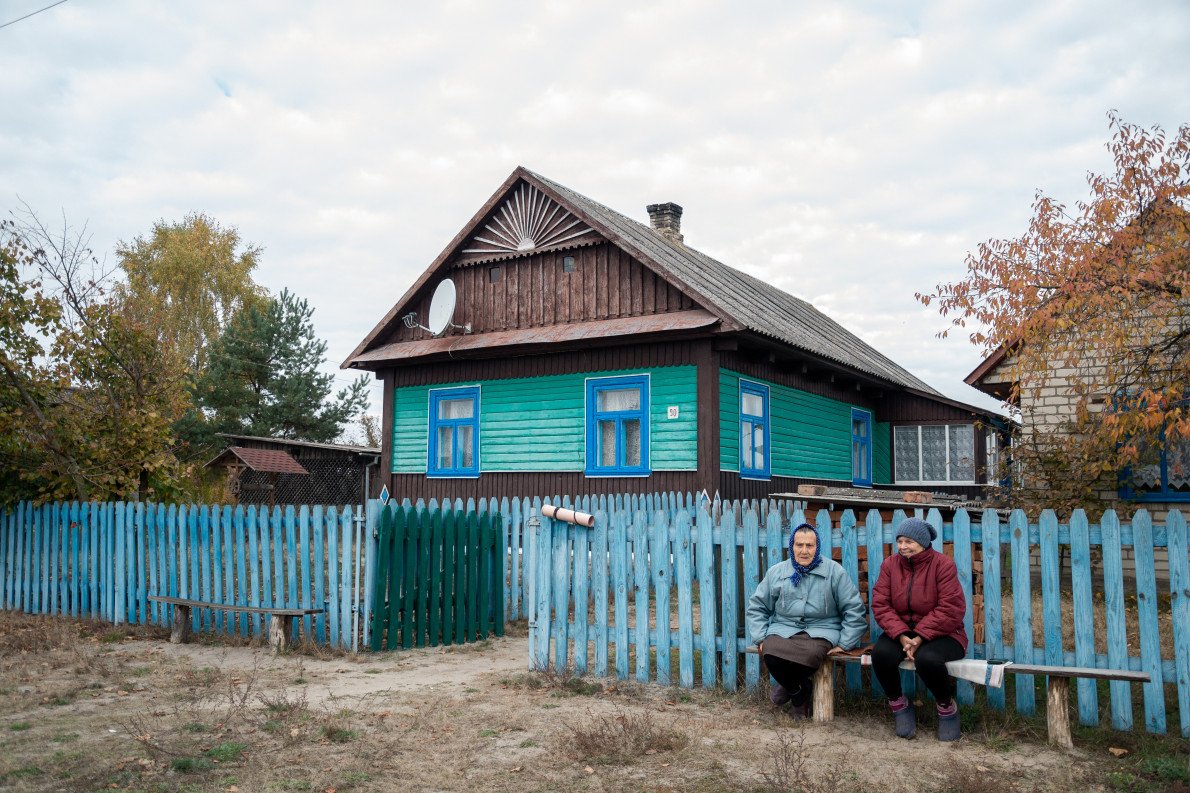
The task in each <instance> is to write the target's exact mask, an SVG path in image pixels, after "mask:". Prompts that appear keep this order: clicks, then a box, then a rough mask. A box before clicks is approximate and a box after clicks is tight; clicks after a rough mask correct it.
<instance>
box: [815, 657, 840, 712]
mask: <svg viewBox="0 0 1190 793" xmlns="http://www.w3.org/2000/svg"><path fill="white" fill-rule="evenodd" d="M813 684H814V707H813V710H814V721H815V722H827V721H834V719H835V664H834V662H833V661H831V660H830V659H829V658H828V659H827V660H826V661H824V662H823V664H822V666H820V667H818V671H817V672H815V673H814V679H813Z"/></svg>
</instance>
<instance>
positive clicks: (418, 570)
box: [371, 504, 504, 650]
mask: <svg viewBox="0 0 1190 793" xmlns="http://www.w3.org/2000/svg"><path fill="white" fill-rule="evenodd" d="M379 527H380V536H379V538H378V542H379V547H378V549H377V555H376V581H375V590H374V597H373V599H372V603H373V604H374V605H373V608H372V626H371V628H372V630H371V648H372V649H373V650H381V649H389V650H395V649H397V648H398V647H401V648H409V647H436V646H438V645H440V644H462V643H464V642H473V641H478V640H482V639H486V638H487V637H488V636H489V635H491V634H495V635H496V636H503V635H504V558H503V554H501V552H500V548H501V544H500V538H501V536H502V531H503V526H502V524H501V516H500V514H499V513H495V514H492V513H489V512H484V513H479V512H476V511H474V510H472V511H467V512H464V511H456V510H452V509H432V510H431V509H426V508H424V507H422V508H419V507H414V506H408V505H405V506H400V505H394V504H390V505H388V506H386V507H383V508H382V509H381V511H380V523H379Z"/></svg>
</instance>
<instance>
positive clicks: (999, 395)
mask: <svg viewBox="0 0 1190 793" xmlns="http://www.w3.org/2000/svg"><path fill="white" fill-rule="evenodd" d="M1011 352H1012V345H1009V344H1002V345H1000V346H999V347H998V348H996V350H995V351H994V352H993V353H992V354H991V355H989V356H988V357H987V358H984V359H983V361H982V362H981V363H980V364H979V366H976V367H975V368H974V369H972V370H971V374H969V375H967V376H966V377H964V378H963V382H964V383H966V384H967V385H969V386H971V387H972V388H974V389H976V390H978V391H982V392H983V393H985V394H987V395H988V396H992V397H995V398H996V399H1001V400H1008V398H1009V397H1010V396H1011V395H1012V384H1011V383H1006V382H999V383H989V382H986V381H985V380H984V378H986V377H987V376H988V375H989V374H991V373H992V372H994V371H995V370H996V367H998V366H999V365H1000V364H1002V363H1004V361H1005V360H1006V359H1007V358H1008V355H1009V353H1011Z"/></svg>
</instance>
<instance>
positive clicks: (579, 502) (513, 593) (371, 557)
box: [361, 493, 790, 645]
mask: <svg viewBox="0 0 1190 793" xmlns="http://www.w3.org/2000/svg"><path fill="white" fill-rule="evenodd" d="M696 499H697V496H695V494H693V493H647V494H635V493H633V494H612V495H606V494H605V495H598V496H581V497H575V498H573V499H572V498H571V497H570V496H561V495H555V496H547V497H544V498H543V497H541V496H536V497H532V498H530V497H522V498H507V497H505V498H500V499H495V498H490V499H480V500H479V501H476V500H475V499H467V500H466V501H463V500H462V499H453V500H451V499H444V500H443V501H441V502H439V501H437V500H436V499H429V501H426V500H424V499H418V500H417V501H416V502H412V501H410V500H409V499H404V500H401V501H399V503H400V504H401V505H402V506H405V507H409V506H412V507H415V508H417V509H431V510H433V509H437V508H439V507H442V508H443V509H445V508H448V507H449V508H452V509H454V510H455V511H456V512H458V511H463V510H465V511H467V512H471V511H476V512H478V513H479V514H481V515H482V514H483V513H484V512H490V513H492V514H499V515H500V516H501V526H502V527H503V538H502V540H501V543H502V548H501V551H502V553H503V555H504V569H505V571H506V573H505V587H504V614H505V617H506V619H508V620H509V621H516V620H519V619H522V618H523V617H525V616H526V615H527V612H528V604H529V603H531V602H532V598H533V591H534V590H533V571H532V569H531V568H530V567H529V566H528V565H527V562H528V560H529V559H530V558H531V554H532V544H533V535H532V533H531V532H530V531H529V530H528V524H529V519H530V517H532V516H534V515H540V514H541V506H542V504H555V505H558V506H563V507H575V508H577V509H581V510H583V511H585V512H594V511H596V510H602V511H608V510H620V511H623V510H628V511H631V512H635V511H638V510H644V511H646V512H648V513H649V514H655V513H662V514H665V515H667V516H671V517H672V516H673V515H674V514H675V513H676V512H677V511H679V510H682V509H687V510H689V509H693V508H694V505H695V503H696ZM704 500H705V497H704ZM778 503H779V502H774V508H776V505H777V504H778ZM783 503H784V504H785V505H786V507H785V508H786V509H789V508H790V507H789V506H788V503H789V502H783ZM749 505H750V506H751V507H752V508H755V509H759V508H764V509H767V508H768V501H755V502H743V506H749ZM379 509H380V502H379V501H370V502H368V506H367V516H368V517H367V521H368V526H369V527H375V526H377V520H378V519H377V515H378V514H379ZM368 536H370V537H373V538H375V537H376V536H377V535H376V532H375V531H373V530H371V529H370V530H369V534H368ZM365 550H366V559H365V571H366V572H365V576H366V578H365V580H366V583H367V591H368V592H372V588H373V581H374V576H375V569H376V559H375V543H369V544H368V545H367V547H366V549H365ZM361 608H362V609H363V613H364V617H365V619H364V622H365V627H364V631H365V634H364V637H363V641H364V642H365V645H367V644H368V643H370V642H371V619H370V616H371V609H372V603H371V600H370V598H369V599H368V600H366V601H365V602H364V603H362V604H361Z"/></svg>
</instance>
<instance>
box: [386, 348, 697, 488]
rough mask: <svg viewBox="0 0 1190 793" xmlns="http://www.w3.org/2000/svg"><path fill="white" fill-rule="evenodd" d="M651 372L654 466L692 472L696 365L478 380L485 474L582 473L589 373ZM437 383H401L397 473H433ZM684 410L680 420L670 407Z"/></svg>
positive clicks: (395, 455) (396, 416)
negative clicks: (432, 399) (429, 461)
mask: <svg viewBox="0 0 1190 793" xmlns="http://www.w3.org/2000/svg"><path fill="white" fill-rule="evenodd" d="M626 374H648V375H650V378H649V380H650V386H649V391H650V397H649V414H650V423H649V433H650V437H649V451H650V454H649V459H650V464H651V468H652V470H654V471H693V470H696V469H697V464H698V449H697V444H698V425H697V402H696V381H697V377H696V370H695V367H693V366H667V367H661V368H657V369H626V370H621V371H614V372H581V373H576V374H566V375H552V376H548V377H530V378H519V379H508V380H487V381H481V382H479V383H475V382H458V383H448V384H443V385H436V386H433V388H451V387H455V386H464V385H479V386H480V394H479V403H480V408H479V466H480V469H479V470H480V473H483V472H492V473H495V472H499V471H582V470H583V469H584V468H585V465H586V461H585V458H584V454H585V442H586V424H585V405H584V402H585V399H586V380H587V378H589V377H614V376H617V375H626ZM429 391H430V386H412V387H409V388H398V389H397V390H396V393H395V395H394V397H393V410H394V414H393V460H392V471H393V473H400V474H416V473H425V472H426V454H427V444H428V437H429V435H428V431H429V426H428V418H429V417H428V415H427V410H428V405H429ZM670 406H676V407H677V408H678V418H676V419H670V418H668V412H667V409H668V408H669V407H670Z"/></svg>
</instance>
